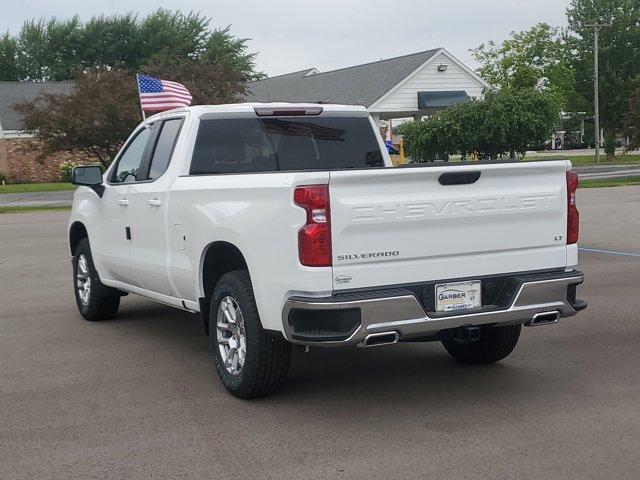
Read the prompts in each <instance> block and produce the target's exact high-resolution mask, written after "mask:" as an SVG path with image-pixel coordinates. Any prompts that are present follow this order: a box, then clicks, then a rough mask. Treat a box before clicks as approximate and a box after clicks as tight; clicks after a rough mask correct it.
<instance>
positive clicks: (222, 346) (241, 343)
mask: <svg viewBox="0 0 640 480" xmlns="http://www.w3.org/2000/svg"><path fill="white" fill-rule="evenodd" d="M216 337H217V339H218V350H219V351H220V357H221V358H222V362H223V365H224V368H225V369H226V370H227V372H229V373H230V374H231V375H240V372H242V368H243V367H244V360H245V358H246V356H247V336H246V333H245V328H244V317H243V316H242V310H240V306H239V305H238V302H236V300H235V299H234V298H233V297H231V296H226V297H224V298H223V299H222V301H221V302H220V305H219V307H218V317H217V323H216Z"/></svg>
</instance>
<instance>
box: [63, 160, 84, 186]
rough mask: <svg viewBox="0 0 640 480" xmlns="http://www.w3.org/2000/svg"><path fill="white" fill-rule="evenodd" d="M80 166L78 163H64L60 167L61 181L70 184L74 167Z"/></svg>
mask: <svg viewBox="0 0 640 480" xmlns="http://www.w3.org/2000/svg"><path fill="white" fill-rule="evenodd" d="M78 165H80V164H79V163H76V162H62V163H61V164H60V165H59V166H58V174H59V175H60V180H61V181H62V182H70V181H71V171H72V170H73V169H74V167H77V166H78Z"/></svg>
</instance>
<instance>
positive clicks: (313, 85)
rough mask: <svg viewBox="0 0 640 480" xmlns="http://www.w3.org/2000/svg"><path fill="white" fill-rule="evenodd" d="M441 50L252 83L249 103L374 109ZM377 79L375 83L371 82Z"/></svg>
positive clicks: (310, 70)
mask: <svg viewBox="0 0 640 480" xmlns="http://www.w3.org/2000/svg"><path fill="white" fill-rule="evenodd" d="M439 50H440V49H439V48H436V49H433V50H427V51H424V52H419V53H413V54H411V55H404V56H402V57H395V58H389V59H386V60H380V61H377V62H371V63H366V64H363V65H356V66H354V67H347V68H342V69H339V70H332V71H329V72H320V73H313V70H314V69H307V70H302V71H300V72H294V73H290V74H286V75H279V76H277V77H270V78H266V79H264V80H259V81H257V82H253V83H250V84H249V86H248V89H249V92H250V93H248V94H247V96H246V100H247V101H260V102H276V101H287V102H324V103H341V104H347V105H364V106H365V107H368V106H370V105H371V104H373V103H374V102H375V101H376V100H378V99H379V98H380V97H382V96H383V95H384V94H385V93H386V92H388V91H389V90H390V89H392V88H393V87H394V86H395V85H397V84H398V83H399V82H401V81H402V80H403V79H404V78H406V77H407V76H408V75H410V74H411V73H412V72H413V71H415V70H416V69H417V68H419V67H420V66H421V65H422V64H424V63H425V62H426V61H427V60H429V59H430V58H431V57H432V56H433V55H434V54H436V53H437V52H438V51H439ZM372 78H375V81H374V82H372V81H371V79H372Z"/></svg>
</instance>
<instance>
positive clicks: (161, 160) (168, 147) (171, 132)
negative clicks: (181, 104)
mask: <svg viewBox="0 0 640 480" xmlns="http://www.w3.org/2000/svg"><path fill="white" fill-rule="evenodd" d="M181 126H182V119H181V118H172V119H170V120H165V121H164V122H162V125H161V128H162V130H160V134H159V135H158V140H157V142H156V148H155V149H154V151H153V157H152V159H151V165H150V167H149V175H148V179H149V180H155V179H156V178H158V177H159V176H160V175H162V174H163V173H164V172H165V171H166V170H167V167H169V162H170V161H171V156H172V155H173V149H174V147H175V145H176V140H177V139H178V134H179V133H180V127H181Z"/></svg>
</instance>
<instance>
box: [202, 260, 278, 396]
mask: <svg viewBox="0 0 640 480" xmlns="http://www.w3.org/2000/svg"><path fill="white" fill-rule="evenodd" d="M209 339H210V342H211V350H212V354H213V361H214V364H215V367H216V370H217V372H218V375H219V376H220V380H221V381H222V384H223V385H224V386H225V388H226V389H227V390H229V391H230V392H231V393H232V394H233V395H235V396H236V397H239V398H257V397H264V396H267V395H270V394H272V393H274V392H275V391H276V390H278V389H279V388H280V387H281V386H282V384H283V383H284V381H285V379H286V377H287V373H288V372H289V364H290V362H291V344H290V343H289V342H287V341H286V340H285V339H284V338H278V337H274V336H270V335H267V333H266V332H265V331H264V330H263V328H262V324H261V323H260V317H259V315H258V309H257V307H256V302H255V298H254V296H253V287H252V285H251V278H250V277H249V272H248V271H247V270H236V271H233V272H229V273H226V274H225V275H223V276H222V278H221V279H220V281H219V282H218V284H217V285H216V287H215V289H214V291H213V295H212V298H211V308H210V309H209Z"/></svg>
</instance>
